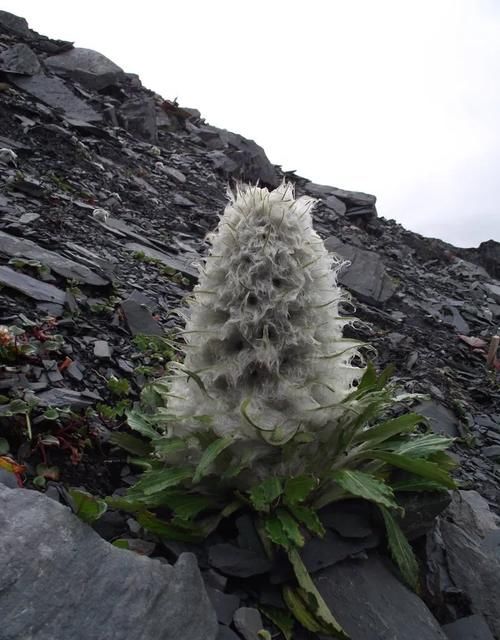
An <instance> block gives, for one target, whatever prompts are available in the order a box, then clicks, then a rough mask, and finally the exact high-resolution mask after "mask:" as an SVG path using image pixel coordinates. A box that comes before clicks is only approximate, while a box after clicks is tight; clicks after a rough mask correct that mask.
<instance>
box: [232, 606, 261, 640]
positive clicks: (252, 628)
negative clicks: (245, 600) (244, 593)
mask: <svg viewBox="0 0 500 640" xmlns="http://www.w3.org/2000/svg"><path fill="white" fill-rule="evenodd" d="M234 626H235V627H236V629H237V630H238V632H239V633H240V634H241V636H242V637H243V638H244V640H260V638H259V635H258V634H259V631H261V630H262V629H263V628H264V624H263V622H262V617H261V615H260V612H259V611H258V609H253V608H252V607H240V608H239V609H237V611H236V612H235V614H234Z"/></svg>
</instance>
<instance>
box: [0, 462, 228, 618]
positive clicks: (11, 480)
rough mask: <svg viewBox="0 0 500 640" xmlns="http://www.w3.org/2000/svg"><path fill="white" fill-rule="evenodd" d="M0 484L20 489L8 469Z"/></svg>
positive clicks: (1, 477) (0, 479)
mask: <svg viewBox="0 0 500 640" xmlns="http://www.w3.org/2000/svg"><path fill="white" fill-rule="evenodd" d="M0 484H3V485H4V486H6V487H9V489H17V487H18V484H17V479H16V476H15V475H14V474H13V473H11V472H10V471H7V469H0ZM235 608H236V607H235Z"/></svg>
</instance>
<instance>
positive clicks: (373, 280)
mask: <svg viewBox="0 0 500 640" xmlns="http://www.w3.org/2000/svg"><path fill="white" fill-rule="evenodd" d="M325 246H326V248H327V249H328V250H329V251H333V252H335V253H337V254H338V255H339V256H341V257H342V258H345V259H346V260H349V261H350V263H351V264H350V265H349V267H347V268H346V269H345V270H343V271H342V272H341V274H340V276H339V282H340V283H341V284H343V285H344V286H345V287H347V289H349V290H350V291H352V292H353V293H354V295H355V296H356V297H358V298H359V299H360V300H362V301H363V302H367V303H368V304H373V305H378V304H382V303H384V302H387V300H389V299H390V298H391V297H392V296H393V295H394V293H395V292H396V285H395V283H394V282H393V280H392V279H391V278H390V277H389V276H388V275H387V273H386V271H385V266H384V264H383V262H382V260H381V259H380V258H379V256H378V255H377V254H376V253H374V252H373V251H366V250H365V249H360V248H358V247H355V246H353V245H350V244H346V243H345V242H342V241H341V240H339V239H338V238H336V237H334V236H330V237H329V238H327V239H326V240H325Z"/></svg>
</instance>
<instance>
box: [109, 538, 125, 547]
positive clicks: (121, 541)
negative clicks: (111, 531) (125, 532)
mask: <svg viewBox="0 0 500 640" xmlns="http://www.w3.org/2000/svg"><path fill="white" fill-rule="evenodd" d="M111 544H112V545H113V547H118V549H128V548H129V544H128V540H125V539H124V538H118V540H113V542H112V543H111Z"/></svg>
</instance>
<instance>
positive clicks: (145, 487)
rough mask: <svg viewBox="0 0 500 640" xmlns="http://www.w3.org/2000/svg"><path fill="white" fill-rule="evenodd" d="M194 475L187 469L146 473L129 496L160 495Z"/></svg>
mask: <svg viewBox="0 0 500 640" xmlns="http://www.w3.org/2000/svg"><path fill="white" fill-rule="evenodd" d="M192 475H193V470H192V469H190V468H187V467H181V468H176V467H174V468H172V469H160V470H157V471H146V472H145V473H144V475H143V476H142V478H141V479H140V480H139V482H138V483H137V484H135V485H134V486H133V487H132V488H131V489H130V490H129V495H130V496H132V497H134V496H136V495H140V494H142V493H143V494H145V495H151V494H153V493H159V492H160V491H163V490H164V489H168V488H169V487H175V486H177V485H178V484H180V483H181V482H182V481H183V480H187V479H188V478H191V477H192Z"/></svg>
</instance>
